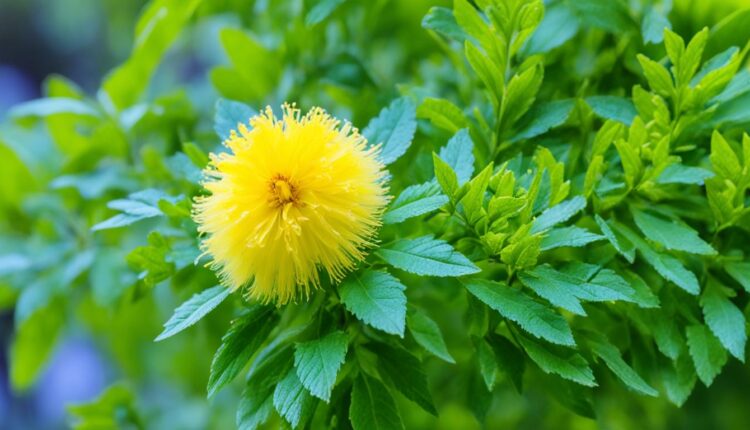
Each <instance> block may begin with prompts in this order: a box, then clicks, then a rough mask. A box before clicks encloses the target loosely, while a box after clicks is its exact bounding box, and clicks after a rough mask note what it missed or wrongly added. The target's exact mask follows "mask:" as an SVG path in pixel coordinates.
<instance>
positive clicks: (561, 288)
mask: <svg viewBox="0 0 750 430" xmlns="http://www.w3.org/2000/svg"><path fill="white" fill-rule="evenodd" d="M518 279H520V280H521V282H522V283H523V284H524V285H526V286H527V287H529V288H531V289H532V290H533V291H534V292H535V293H537V294H538V295H539V296H540V297H542V298H544V299H545V300H547V301H548V302H550V303H551V304H553V305H555V306H559V307H561V308H563V309H565V310H567V311H570V312H572V313H574V314H577V315H586V311H584V310H583V306H581V302H580V300H579V299H578V297H576V295H575V291H576V289H577V285H576V283H574V282H575V280H574V279H571V278H569V277H568V276H566V275H565V274H563V273H560V272H557V271H556V270H554V269H552V268H551V267H549V266H547V265H542V266H537V267H535V268H534V269H532V270H527V271H524V272H521V273H520V274H519V275H518Z"/></svg>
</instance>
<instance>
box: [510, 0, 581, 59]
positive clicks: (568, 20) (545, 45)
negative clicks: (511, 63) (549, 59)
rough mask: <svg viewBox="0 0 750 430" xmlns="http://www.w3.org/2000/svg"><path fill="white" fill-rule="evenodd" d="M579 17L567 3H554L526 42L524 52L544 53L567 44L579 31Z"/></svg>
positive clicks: (530, 53) (527, 53) (529, 53)
mask: <svg viewBox="0 0 750 430" xmlns="http://www.w3.org/2000/svg"><path fill="white" fill-rule="evenodd" d="M578 28H579V22H578V17H576V16H575V14H573V12H572V11H571V10H570V9H569V8H568V6H567V5H566V4H565V3H554V4H552V5H550V7H549V8H546V10H545V11H544V18H543V19H542V22H541V23H540V24H539V26H538V27H537V28H536V30H535V31H534V34H533V35H532V36H531V38H530V39H529V40H528V41H527V42H526V46H525V47H524V49H523V52H524V54H526V55H532V54H542V53H546V52H549V51H551V50H553V49H555V48H557V47H558V46H561V45H563V44H565V42H567V41H568V40H570V39H572V38H573V36H575V35H576V33H578Z"/></svg>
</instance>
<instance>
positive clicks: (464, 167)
mask: <svg viewBox="0 0 750 430" xmlns="http://www.w3.org/2000/svg"><path fill="white" fill-rule="evenodd" d="M473 151H474V142H473V141H472V140H471V136H470V135H469V131H468V130H467V129H462V130H459V131H458V132H457V133H456V134H454V135H453V137H451V138H450V140H448V143H447V144H446V145H445V146H443V147H442V148H440V153H439V155H440V158H441V159H442V160H443V161H445V162H446V163H448V165H449V166H451V167H452V168H453V171H455V172H456V177H457V178H458V185H463V184H464V182H466V181H468V180H469V179H471V175H472V174H473V173H474V152H473Z"/></svg>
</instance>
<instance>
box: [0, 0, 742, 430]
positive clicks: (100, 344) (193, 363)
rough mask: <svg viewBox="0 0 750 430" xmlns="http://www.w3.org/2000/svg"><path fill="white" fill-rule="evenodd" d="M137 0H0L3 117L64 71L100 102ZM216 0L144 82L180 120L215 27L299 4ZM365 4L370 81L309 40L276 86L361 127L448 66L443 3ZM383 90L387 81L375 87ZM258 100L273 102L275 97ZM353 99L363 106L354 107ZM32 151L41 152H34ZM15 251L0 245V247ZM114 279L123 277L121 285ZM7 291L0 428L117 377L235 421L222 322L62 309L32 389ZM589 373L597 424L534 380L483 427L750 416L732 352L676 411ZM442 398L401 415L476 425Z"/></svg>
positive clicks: (212, 50)
mask: <svg viewBox="0 0 750 430" xmlns="http://www.w3.org/2000/svg"><path fill="white" fill-rule="evenodd" d="M351 2H354V0H350V3H351ZM145 3H146V2H145V1H143V0H128V1H122V0H56V1H49V0H0V124H3V123H5V122H7V121H8V118H6V116H7V113H8V111H9V110H10V109H11V107H12V106H14V105H17V104H19V103H21V102H24V101H28V100H32V99H35V98H38V97H40V96H42V95H43V94H44V88H45V83H46V82H49V80H48V79H49V77H50V76H54V75H59V76H64V77H65V78H67V79H68V80H70V81H72V82H73V83H75V84H76V85H77V86H78V87H80V89H81V90H82V91H83V92H84V93H86V94H87V95H88V96H90V97H96V92H97V91H98V89H99V86H100V84H101V82H102V79H103V77H104V76H106V74H107V73H108V72H109V71H110V70H111V69H113V68H114V67H116V66H117V65H118V64H120V63H122V62H123V61H125V60H126V59H127V58H128V56H129V54H130V51H131V47H132V45H133V43H134V31H133V29H134V28H135V24H136V21H137V18H138V16H139V13H140V12H141V10H142V8H143V6H144V5H145ZM211 3H212V4H211V5H210V6H207V7H205V8H204V9H203V10H202V14H200V15H199V17H198V18H197V19H196V20H195V21H194V22H193V23H192V24H191V27H190V28H189V29H188V30H186V31H185V32H183V34H182V35H181V36H180V38H179V39H178V41H177V43H176V44H175V45H174V46H173V47H172V48H171V49H170V50H169V53H168V55H167V58H166V60H165V61H164V62H163V63H162V65H161V66H160V68H159V70H158V72H157V73H156V75H155V77H154V79H153V81H152V85H151V88H150V90H149V91H150V92H152V93H153V94H157V95H159V94H162V95H163V94H171V92H173V91H181V90H184V91H185V92H187V93H188V96H187V97H188V99H189V100H190V101H191V102H192V105H193V108H192V110H191V111H190V112H189V115H190V116H191V118H197V121H198V122H201V121H204V119H206V118H208V119H210V118H211V111H212V109H213V100H215V99H216V98H217V97H219V94H218V92H217V90H216V89H215V88H214V87H212V85H211V83H210V80H209V73H210V71H211V69H212V68H213V67H215V66H217V65H219V64H225V63H226V55H225V54H224V52H223V49H222V47H221V43H220V40H219V31H220V30H221V29H222V28H224V27H228V26H238V25H243V26H246V27H248V28H250V29H252V30H253V31H254V32H255V34H257V35H259V36H260V37H262V38H268V39H274V38H278V37H280V36H279V35H278V31H279V30H278V29H279V28H282V27H284V25H285V23H284V20H285V19H286V16H288V14H294V13H298V11H299V10H301V9H302V8H303V7H304V6H303V3H305V2H302V1H279V2H277V1H275V0H267V1H263V0H258V1H256V2H253V1H215V2H211ZM363 3H369V2H363ZM373 3H377V4H378V6H379V8H378V9H366V8H363V9H362V10H358V9H357V8H355V7H350V8H349V9H346V10H344V11H341V12H340V13H342V14H345V13H351V14H352V15H353V16H355V18H356V14H365V13H371V12H373V11H380V12H381V13H380V15H377V16H370V17H369V18H368V19H369V20H370V21H372V22H373V23H372V25H371V28H369V29H368V38H367V40H363V41H362V44H363V45H365V44H368V45H369V44H371V45H372V46H371V47H370V48H372V50H373V52H375V53H376V54H374V55H376V58H375V60H377V61H372V62H371V64H374V65H375V67H376V69H375V70H370V71H369V72H368V73H369V74H370V75H372V76H371V77H369V78H368V77H366V76H363V75H367V74H368V73H363V72H362V71H361V70H359V69H358V67H360V65H358V64H357V63H356V62H355V61H352V60H351V58H350V57H347V56H346V55H344V54H345V53H341V52H338V53H335V55H328V57H327V58H326V60H327V62H328V64H323V65H322V66H321V64H320V63H318V64H312V63H311V62H310V61H308V59H307V57H308V56H310V55H311V52H305V49H306V47H305V46H304V45H302V44H301V45H300V46H298V47H291V48H290V50H289V52H288V53H287V56H288V57H287V59H288V58H293V59H298V60H299V63H300V69H301V70H302V71H300V72H299V73H297V74H293V75H291V76H289V77H288V79H285V80H284V81H282V82H281V84H282V85H287V86H289V87H290V88H291V89H290V90H289V91H288V93H289V94H296V95H297V96H298V97H299V99H302V100H305V99H308V100H316V101H320V100H322V101H329V102H331V104H335V105H337V106H338V107H335V108H333V110H336V109H340V110H341V111H342V113H343V114H344V115H345V116H347V117H354V119H355V122H356V120H357V119H360V120H364V119H366V118H369V116H371V115H372V114H373V113H375V112H377V110H378V105H377V104H376V103H374V102H375V101H376V100H381V99H385V100H387V99H388V97H389V96H391V95H393V94H395V91H396V86H397V85H398V84H400V83H402V82H409V81H410V80H416V81H419V80H420V79H421V77H424V75H425V74H429V73H444V74H445V73H449V72H446V71H445V70H442V71H441V70H440V67H439V66H436V65H435V63H434V62H430V61H429V59H431V58H434V57H442V56H444V55H445V54H444V52H443V51H442V50H441V47H440V46H438V44H437V43H435V41H434V40H432V39H431V38H430V36H429V35H428V34H427V32H426V31H425V30H423V29H422V28H421V25H420V23H421V20H422V17H423V16H424V14H425V13H426V12H427V10H428V9H429V7H430V6H432V5H433V4H441V5H449V4H450V2H440V1H434V2H433V1H427V0H414V1H412V0H409V1H397V0H392V1H390V2H388V1H377V2H376V1H373ZM631 3H637V1H635V0H632V1H631ZM204 6H205V5H204ZM747 7H750V2H748V1H745V0H675V2H674V5H673V9H672V13H671V14H670V19H671V21H672V23H673V25H674V27H675V29H676V30H677V31H678V32H679V33H681V34H682V35H683V36H684V35H688V36H689V35H690V34H692V33H693V32H695V31H696V30H698V29H700V28H702V27H703V26H712V25H714V24H715V23H717V22H719V21H720V20H721V19H723V18H724V17H726V16H728V15H729V14H731V13H733V12H735V11H737V10H741V9H743V8H747ZM280 11H283V13H282V12H280ZM295 11H297V12H295ZM385 11H387V12H385ZM360 18H362V17H360ZM275 32H276V33H275ZM355 37H356V36H355ZM343 39H346V36H344V37H343ZM310 49H311V50H312V49H318V47H310ZM307 63H309V64H307ZM306 65H307V66H306ZM306 67H307V69H305V68H306ZM366 78H367V79H372V80H373V81H375V84H373V85H369V86H367V87H364V88H363V87H358V86H357V85H358V84H357V85H353V86H354V88H355V89H354V90H352V91H350V92H349V93H346V92H337V91H335V90H332V89H331V88H329V87H327V85H328V82H330V81H331V80H333V81H335V82H336V83H337V84H338V85H340V86H344V87H345V86H346V84H347V80H351V81H352V82H354V83H358V82H361V81H362V80H363V79H366ZM299 79H308V80H312V81H311V82H312V84H310V85H306V84H304V83H302V82H300V81H299ZM324 88H325V90H323V89H324ZM382 88H390V90H387V91H385V92H384V93H383V94H379V93H378V92H379V89H382ZM317 91H323V92H325V95H322V96H321V95H320V94H318V93H317ZM259 99H260V100H263V101H266V102H276V101H277V100H275V99H274V98H273V97H271V98H265V97H259ZM356 100H359V101H360V102H361V103H363V104H367V103H371V104H370V105H369V106H365V107H358V108H355V107H351V106H352V104H353V103H354V101H356ZM347 103H349V104H347ZM206 124H207V125H206V126H205V127H204V128H208V129H210V125H208V122H207V123H206ZM2 130H3V126H0V131H2ZM40 148H43V146H39V147H34V148H32V151H36V150H38V151H41V149H40ZM32 155H34V156H38V157H41V158H43V157H44V156H45V154H42V153H41V152H40V153H38V154H32ZM11 180H12V178H11ZM16 185H17V186H21V185H22V184H20V183H18V184H13V183H11V184H10V186H11V187H14V186H16ZM6 186H8V185H7V184H6ZM5 213H6V214H7V212H5ZM17 222H20V221H17V220H16V219H14V218H11V217H10V216H9V217H8V218H7V219H4V220H2V222H0V229H2V231H3V232H4V233H6V234H8V232H10V233H13V232H14V229H17V228H18V229H19V230H20V229H21V227H19V224H17ZM23 228H24V229H28V228H29V227H28V226H25V227H23ZM144 229H146V230H147V227H145V228H144ZM144 237H145V233H144ZM12 246H13V244H11V243H5V244H2V248H3V249H5V248H8V247H12ZM4 258H5V257H4ZM19 264H20V265H23V264H24V263H23V262H22V261H21V262H19V261H11V260H9V259H8V258H5V260H3V261H2V264H0V279H1V278H2V276H3V275H7V273H6V272H10V271H11V270H13V267H15V266H14V265H16V266H17V265H19ZM71 264H73V263H71ZM73 270H74V269H73ZM31 281H33V279H32V280H31ZM0 284H3V283H2V281H0ZM122 284H123V285H127V282H126V281H123V282H122ZM113 288H114V287H113ZM123 288H124V287H123ZM15 294H17V291H14V290H13V289H12V288H11V287H8V286H7V285H4V284H3V285H2V287H1V288H0V428H1V429H29V430H34V429H55V428H65V427H66V426H67V424H66V423H67V422H68V415H67V413H66V405H68V404H73V403H81V402H87V401H90V400H92V399H94V398H95V397H96V396H97V395H99V394H100V393H101V392H102V391H103V390H104V389H105V388H106V387H108V386H110V385H111V384H113V383H118V382H121V383H123V384H125V385H127V386H130V387H132V388H134V390H135V391H136V392H137V396H136V399H135V403H136V404H137V406H138V409H139V410H140V411H141V413H142V414H143V415H144V416H145V417H146V419H145V421H146V422H148V423H149V425H148V426H147V428H164V429H167V428H169V429H177V428H195V429H199V428H231V427H232V426H233V425H234V424H233V423H234V410H235V409H234V408H235V403H234V401H230V402H225V401H224V400H227V399H232V397H231V396H232V394H231V393H230V394H226V395H222V396H219V397H217V398H215V399H212V400H211V401H207V400H206V399H205V395H204V393H205V391H204V390H205V388H204V387H205V378H206V377H207V369H208V360H210V356H211V354H212V353H213V351H214V349H215V347H216V344H217V339H216V338H213V337H212V336H216V333H221V327H222V326H225V324H226V318H224V319H222V318H220V317H218V318H216V319H213V320H210V321H208V322H207V324H209V325H213V326H215V327H216V330H213V331H212V330H210V328H209V329H206V330H201V331H198V332H197V334H196V332H192V336H194V337H196V338H197V339H191V340H189V341H184V342H182V343H168V344H164V345H160V346H159V347H158V348H157V347H155V346H154V345H153V344H152V343H151V342H150V339H153V337H154V336H155V334H156V333H158V331H159V327H160V324H161V323H162V322H163V321H164V320H165V319H166V318H167V316H168V315H169V313H170V311H171V309H172V308H173V307H174V304H175V302H176V301H177V300H176V299H175V298H174V297H171V296H170V293H169V291H168V290H164V289H161V290H160V289H155V290H154V295H155V298H154V299H153V300H144V301H141V302H138V303H135V304H130V305H128V306H127V308H125V307H123V306H120V307H116V308H114V309H115V310H102V309H94V307H95V306H94V305H92V304H90V303H87V302H85V301H84V302H83V304H81V305H80V306H79V307H77V308H76V310H75V311H74V312H71V313H69V314H68V315H69V317H68V319H69V320H68V321H66V326H65V329H64V331H63V334H62V337H61V339H60V340H59V341H58V343H57V345H56V347H55V348H54V351H53V353H52V358H51V360H50V362H49V364H48V365H47V366H46V368H45V370H44V371H43V373H42V375H41V376H40V378H39V379H38V381H37V383H36V384H35V385H34V386H33V388H31V389H29V390H28V391H26V392H23V393H17V392H14V391H13V390H11V386H10V382H9V360H8V350H9V346H10V343H11V339H12V336H13V332H14V303H15V301H14V300H15ZM449 335H450V333H449ZM449 337H450V336H449ZM432 365H434V367H435V368H430V369H429V370H430V373H438V374H439V373H440V372H441V370H440V369H439V367H440V366H439V365H438V363H432ZM597 376H598V377H600V378H601V380H603V381H604V385H605V387H606V390H607V393H609V394H608V396H606V397H602V398H598V399H597V409H598V412H599V415H600V417H601V418H600V420H599V421H592V420H588V419H586V418H582V417H579V416H577V415H575V414H573V413H571V412H569V411H568V410H567V409H565V408H563V407H562V406H560V404H559V403H557V402H555V401H551V400H550V399H549V397H548V396H547V395H546V393H545V391H543V390H539V389H536V388H535V385H538V384H540V385H541V384H545V383H547V381H544V380H541V381H534V380H530V381H527V384H526V386H527V391H526V393H525V394H524V395H523V396H519V395H518V394H516V393H515V392H514V391H513V390H512V389H510V388H507V389H502V388H501V389H499V390H498V393H497V394H496V396H495V398H494V400H493V402H494V403H493V407H492V409H491V412H490V415H489V417H488V419H487V423H488V427H490V428H501V427H507V428H542V427H546V428H597V427H598V428H611V429H620V428H622V429H627V428H684V429H707V428H711V429H716V428H726V429H742V428H747V423H750V408H748V405H750V370H749V369H748V366H746V365H742V364H741V363H738V362H737V361H736V360H731V361H730V364H729V365H728V366H727V368H726V369H725V371H724V372H723V373H722V374H721V375H720V376H719V377H718V378H717V380H716V382H715V383H714V385H713V386H712V387H711V389H710V390H709V389H706V388H705V387H703V386H701V385H700V384H699V386H698V387H697V389H696V390H695V392H694V393H693V394H692V396H691V397H690V399H689V400H688V402H687V403H686V404H685V405H684V406H683V407H682V408H681V409H678V408H676V407H675V406H673V405H671V404H669V403H667V402H666V401H664V400H661V399H659V400H646V399H638V398H635V397H634V396H633V395H632V394H629V393H627V392H625V391H624V390H623V389H622V388H618V387H619V386H618V385H617V383H615V382H614V381H611V380H609V379H607V377H606V375H601V376H600V375H597ZM431 382H433V387H435V386H437V387H440V386H450V385H451V375H450V374H449V373H448V374H446V373H442V374H440V375H439V377H438V378H436V380H435V381H431ZM506 385H507V384H506ZM435 391H438V390H435ZM234 395H236V393H234ZM440 406H441V408H440V409H441V410H442V414H441V419H440V421H439V422H432V421H430V418H429V417H426V416H424V414H423V413H422V412H421V411H416V410H414V409H415V408H414V407H410V406H409V405H408V404H403V405H401V411H402V414H404V415H405V417H404V419H405V422H406V423H407V425H409V426H414V427H424V428H428V427H429V426H434V427H436V428H445V429H456V428H461V429H469V428H478V427H479V425H478V424H477V422H476V421H475V420H474V418H473V417H472V415H471V413H470V412H469V411H468V410H466V409H465V408H462V407H461V406H460V405H459V404H451V403H447V404H441V405H440Z"/></svg>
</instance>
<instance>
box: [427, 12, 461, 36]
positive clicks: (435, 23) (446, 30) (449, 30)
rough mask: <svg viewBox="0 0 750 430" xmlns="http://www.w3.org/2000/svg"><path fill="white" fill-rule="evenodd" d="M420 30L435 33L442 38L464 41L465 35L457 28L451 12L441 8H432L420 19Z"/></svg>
mask: <svg viewBox="0 0 750 430" xmlns="http://www.w3.org/2000/svg"><path fill="white" fill-rule="evenodd" d="M422 28H424V29H427V30H433V31H436V32H438V33H440V34H442V35H443V36H445V37H447V38H449V39H453V40H456V41H458V42H462V43H463V41H464V40H466V33H464V31H463V30H462V29H461V27H459V26H458V23H457V22H456V18H454V17H453V11H451V10H450V9H448V8H445V7H441V6H433V7H431V8H430V10H429V11H427V14H426V15H425V16H424V18H423V19H422Z"/></svg>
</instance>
